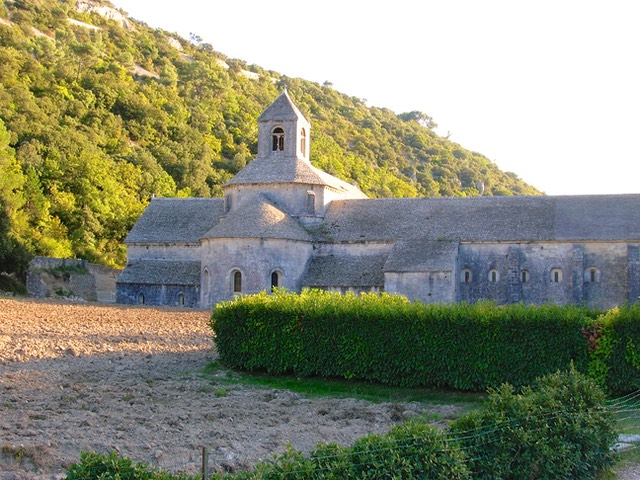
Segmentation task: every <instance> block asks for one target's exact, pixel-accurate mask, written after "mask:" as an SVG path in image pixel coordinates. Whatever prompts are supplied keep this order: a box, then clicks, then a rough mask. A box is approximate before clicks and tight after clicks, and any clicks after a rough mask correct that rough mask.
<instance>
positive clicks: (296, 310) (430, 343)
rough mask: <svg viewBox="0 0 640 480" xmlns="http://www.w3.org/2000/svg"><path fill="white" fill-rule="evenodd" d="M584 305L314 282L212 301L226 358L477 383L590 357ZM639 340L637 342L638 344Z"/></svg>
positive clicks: (326, 371) (283, 367)
mask: <svg viewBox="0 0 640 480" xmlns="http://www.w3.org/2000/svg"><path fill="white" fill-rule="evenodd" d="M595 316H596V313H595V312H593V311H591V310H588V309H586V308H579V307H566V306H565V307H559V306H540V307H526V306H523V305H510V306H497V305H495V304H492V303H478V304H473V305H465V304H462V305H442V304H436V305H424V304H422V303H419V302H409V301H408V300H407V299H406V298H404V297H401V296H396V295H387V294H382V295H377V294H363V295H361V296H356V295H353V294H347V295H341V294H338V293H331V292H326V291H318V290H310V291H304V292H303V293H301V294H293V293H287V292H282V291H280V292H276V293H275V294H271V295H268V294H266V293H262V294H258V295H254V296H246V297H239V298H238V299H236V300H234V301H231V302H225V303H221V304H219V305H218V306H216V308H215V309H214V312H213V314H212V319H211V327H212V328H213V330H214V332H215V343H216V346H217V349H218V352H219V354H220V360H221V362H222V363H223V364H224V365H226V366H228V367H231V368H238V369H245V370H249V371H265V372H268V373H270V374H294V375H298V376H321V377H327V378H329V377H342V378H345V379H357V380H363V381H372V382H378V383H382V384H388V385H398V386H421V387H448V388H453V389H459V390H472V391H480V390H485V389H486V388H488V387H492V386H493V387H495V386H498V385H500V384H502V383H505V382H508V383H510V384H512V385H515V386H521V385H528V384H531V383H532V382H533V381H534V380H535V379H536V378H537V377H540V376H543V375H545V374H547V373H550V372H555V371H557V370H562V369H566V368H568V367H569V365H570V364H571V362H573V363H574V364H575V365H576V367H577V368H578V369H579V370H581V371H586V370H587V365H588V362H589V358H590V357H589V352H588V345H589V343H588V340H587V338H586V336H585V334H584V330H585V328H587V327H588V328H593V325H595V320H594V318H595ZM638 345H640V342H638Z"/></svg>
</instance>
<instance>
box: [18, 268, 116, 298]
mask: <svg viewBox="0 0 640 480" xmlns="http://www.w3.org/2000/svg"><path fill="white" fill-rule="evenodd" d="M119 275H120V270H117V269H115V268H108V267H102V266H100V265H94V264H91V263H89V262H87V261H86V260H80V259H71V258H51V257H35V258H34V259H33V260H32V261H31V263H30V264H29V271H28V272H27V282H26V283H27V291H28V292H29V295H31V296H33V297H37V298H48V297H62V298H81V299H83V300H86V301H89V302H104V303H114V302H115V297H116V294H115V292H116V280H117V279H118V276H119Z"/></svg>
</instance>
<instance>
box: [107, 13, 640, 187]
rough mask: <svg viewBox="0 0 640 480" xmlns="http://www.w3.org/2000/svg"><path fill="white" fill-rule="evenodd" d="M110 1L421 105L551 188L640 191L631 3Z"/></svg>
mask: <svg viewBox="0 0 640 480" xmlns="http://www.w3.org/2000/svg"><path fill="white" fill-rule="evenodd" d="M112 2H113V3H114V5H116V6H117V7H119V8H121V9H123V10H124V11H126V12H128V13H129V15H130V16H131V17H133V18H135V19H137V20H141V21H143V22H145V23H146V24H148V25H149V26H151V27H158V28H163V29H165V30H168V31H171V32H176V33H178V34H179V35H180V36H182V37H184V38H189V34H190V32H193V33H195V34H197V35H199V36H200V37H201V38H202V39H203V41H204V42H206V43H210V44H211V45H212V46H213V48H214V50H217V51H219V52H221V53H223V54H225V55H227V56H229V57H231V58H239V59H242V60H245V61H247V62H248V64H250V65H251V64H256V65H259V66H261V67H262V68H265V69H267V70H274V71H277V72H279V73H281V74H284V75H287V76H289V77H300V78H303V79H306V80H311V81H315V82H318V83H323V82H324V81H325V80H329V81H330V82H332V83H333V87H334V88H335V89H336V90H338V91H340V92H342V93H345V94H348V95H350V96H354V97H359V98H363V99H367V102H368V104H369V105H373V106H377V107H386V108H389V109H391V110H393V111H395V112H396V113H402V112H406V111H411V110H419V111H422V112H424V113H426V114H427V115H429V116H431V117H433V119H434V120H435V122H436V123H437V124H438V125H439V127H438V129H437V130H436V132H437V133H439V134H440V135H443V136H444V135H447V134H450V139H451V140H452V141H454V142H457V143H459V144H460V145H462V146H463V147H465V148H467V149H470V150H473V151H477V152H479V153H482V154H484V155H485V156H487V157H488V158H490V159H491V160H493V161H494V162H495V163H496V164H497V165H498V166H499V167H500V168H501V169H502V170H505V171H512V172H514V173H516V174H517V175H518V176H519V177H520V178H522V179H523V180H525V181H526V182H528V183H530V184H531V185H533V186H535V187H537V188H539V189H541V190H542V191H544V192H545V193H547V194H550V195H561V194H589V193H594V194H595V193H640V153H639V152H640V145H639V143H640V25H639V20H640V2H637V1H635V0H606V1H605V0H601V1H592V0H581V1H580V0H536V1H533V0H529V1H526V0H518V1H514V0H481V1H478V0H390V1H385V2H381V1H378V0H369V1H364V0H362V1H360V0H340V1H338V0H316V1H300V0H277V1H269V0H223V1H217V0H209V1H205V0H180V1H175V0H171V1H170V0H112ZM311 121H312V123H313V119H311Z"/></svg>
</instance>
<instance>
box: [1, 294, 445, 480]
mask: <svg viewBox="0 0 640 480" xmlns="http://www.w3.org/2000/svg"><path fill="white" fill-rule="evenodd" d="M208 320H209V312H208V311H194V310H179V309H170V308H143V307H123V306H105V305H95V304H78V303H75V304H74V303H60V302H58V303H55V302H46V301H32V300H16V299H8V298H4V299H2V298H0V480H25V479H40V480H44V479H54V478H55V479H59V478H63V477H64V472H65V469H66V467H68V466H69V465H70V464H71V463H74V462H77V461H78V460H79V458H80V452H82V451H98V452H109V451H112V450H116V451H118V452H120V453H121V454H122V455H124V456H127V457H130V458H132V459H134V460H136V461H142V462H145V463H149V464H151V465H154V466H159V467H161V468H165V469H168V470H172V471H180V470H182V471H187V472H190V473H195V472H198V471H200V465H201V452H202V447H205V446H206V447H207V449H208V451H209V464H210V470H211V471H238V470H242V469H247V468H250V467H251V466H252V465H254V464H255V463H257V462H258V461H260V460H263V459H268V458H271V457H272V456H273V455H274V454H277V453H280V452H282V451H283V450H284V448H285V447H286V445H287V444H291V445H292V446H293V447H294V448H297V449H300V450H305V451H307V450H311V449H313V448H314V447H315V446H316V444H317V443H318V442H336V443H339V444H350V443H351V442H352V441H353V440H354V439H356V438H358V437H361V436H363V435H365V434H367V433H372V432H375V433H382V432H385V431H387V430H388V429H389V428H390V427H391V426H392V425H394V424H395V423H397V422H400V421H404V420H406V419H408V418H410V417H412V416H415V415H420V414H427V413H439V414H441V415H442V417H443V418H448V417H450V416H452V415H455V414H456V413H457V412H456V409H455V408H452V407H449V406H425V405H420V404H417V403H406V404H397V403H382V404H372V403H368V402H365V401H361V400H354V399H310V398H306V397H304V396H301V395H298V394H295V393H291V392H288V391H284V390H273V389H264V388H257V387H247V386H241V385H231V386H229V385H225V386H221V385H217V384H216V381H215V380H211V378H203V377H202V375H201V372H202V370H203V368H204V367H205V366H206V365H207V364H208V363H210V362H211V361H213V360H214V359H215V358H216V352H215V349H214V346H213V342H212V332H211V330H210V328H209V326H208Z"/></svg>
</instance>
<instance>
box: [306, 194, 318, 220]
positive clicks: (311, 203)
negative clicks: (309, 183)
mask: <svg viewBox="0 0 640 480" xmlns="http://www.w3.org/2000/svg"><path fill="white" fill-rule="evenodd" d="M307 213H308V214H310V215H313V214H314V213H316V194H315V193H313V192H307Z"/></svg>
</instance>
